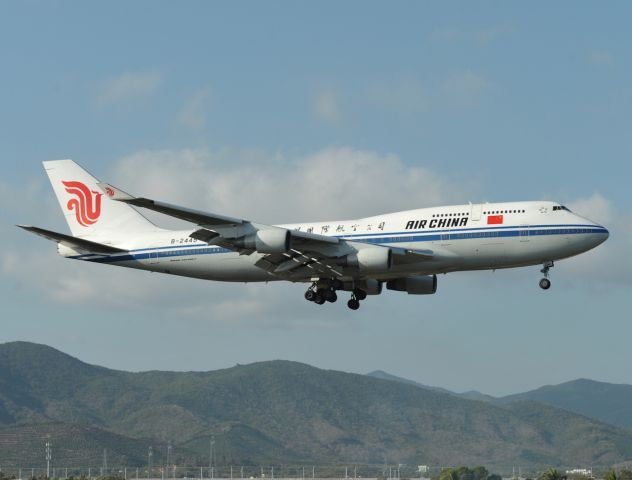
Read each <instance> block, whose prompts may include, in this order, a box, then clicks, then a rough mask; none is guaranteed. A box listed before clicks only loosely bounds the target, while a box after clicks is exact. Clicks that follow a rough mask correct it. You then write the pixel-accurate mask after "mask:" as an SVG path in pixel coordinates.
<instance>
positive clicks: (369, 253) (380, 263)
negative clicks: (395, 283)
mask: <svg viewBox="0 0 632 480" xmlns="http://www.w3.org/2000/svg"><path fill="white" fill-rule="evenodd" d="M392 264H393V252H392V251H391V249H390V248H384V247H369V248H362V249H360V250H358V251H357V252H355V253H350V254H349V255H345V256H344V257H342V258H340V259H338V262H337V265H339V266H341V267H350V268H357V269H358V270H359V271H360V272H375V271H383V270H388V269H389V268H391V265H392Z"/></svg>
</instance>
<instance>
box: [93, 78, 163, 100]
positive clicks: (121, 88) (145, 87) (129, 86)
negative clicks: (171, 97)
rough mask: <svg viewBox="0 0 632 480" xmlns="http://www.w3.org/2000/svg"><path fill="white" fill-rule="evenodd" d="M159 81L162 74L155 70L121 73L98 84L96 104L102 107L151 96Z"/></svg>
mask: <svg viewBox="0 0 632 480" xmlns="http://www.w3.org/2000/svg"><path fill="white" fill-rule="evenodd" d="M161 83H162V75H160V74H159V73H157V72H127V73H123V74H121V75H118V76H116V77H112V78H110V79H108V80H106V81H104V82H102V83H101V85H99V87H98V90H97V94H96V99H95V101H96V105H97V106H98V107H101V108H103V107H108V106H110V105H114V104H117V103H121V102H125V101H129V100H133V99H137V98H143V97H148V96H151V95H152V94H154V93H155V92H156V91H157V90H158V88H159V87H160V84H161Z"/></svg>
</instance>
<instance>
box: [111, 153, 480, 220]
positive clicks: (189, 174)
mask: <svg viewBox="0 0 632 480" xmlns="http://www.w3.org/2000/svg"><path fill="white" fill-rule="evenodd" d="M245 156H246V157H247V156H250V157H251V158H253V160H251V161H250V162H247V163H241V164H240V163H239V159H243V158H244V157H245ZM231 159H232V161H231ZM138 171H143V172H145V174H144V175H136V172H138ZM116 173H117V177H118V178H119V181H120V182H121V188H123V190H128V191H131V192H136V193H138V194H142V195H148V196H149V195H152V196H154V197H156V198H161V199H164V200H165V201H169V202H172V203H181V204H185V205H189V206H192V207H194V208H201V209H205V210H209V211H214V212H217V213H226V214H229V215H238V216H242V217H246V218H250V219H253V220H257V219H258V220H261V221H265V222H277V223H279V222H286V221H287V222H290V221H298V220H328V219H334V218H354V217H361V216H369V215H374V214H377V213H383V212H388V211H397V210H403V209H409V208H419V207H422V206H429V205H437V204H441V203H445V202H449V201H461V200H466V199H467V195H468V193H470V192H471V191H472V188H471V186H469V185H463V186H461V188H453V186H452V185H450V183H449V179H447V178H444V177H442V176H440V175H438V174H435V173H434V172H432V171H430V170H428V169H425V168H423V167H410V166H407V165H405V164H404V163H403V162H402V161H401V159H400V158H399V157H398V156H396V155H392V154H387V155H380V154H377V153H375V152H368V151H362V150H356V149H353V148H348V147H339V148H327V149H324V150H320V151H318V152H315V153H313V154H309V155H306V156H303V157H300V158H296V159H286V158H283V157H280V156H278V155H274V156H271V157H270V156H269V157H267V158H265V155H261V154H258V155H257V154H252V153H245V154H244V153H243V152H240V151H233V152H227V151H224V152H212V151H209V150H182V151H169V150H162V151H141V152H137V153H134V154H132V155H129V156H126V157H124V158H122V159H121V160H120V161H119V162H118V165H117V168H116ZM457 192H458V193H457Z"/></svg>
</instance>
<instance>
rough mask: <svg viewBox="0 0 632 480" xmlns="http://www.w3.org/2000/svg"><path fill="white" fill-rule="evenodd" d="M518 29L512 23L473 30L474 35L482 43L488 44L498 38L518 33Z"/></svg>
mask: <svg viewBox="0 0 632 480" xmlns="http://www.w3.org/2000/svg"><path fill="white" fill-rule="evenodd" d="M516 31H517V30H516V28H515V27H513V26H511V25H507V24H503V25H496V26H493V27H488V28H482V29H480V30H475V31H474V32H473V36H474V38H475V39H476V40H478V41H479V42H480V43H482V44H484V45H486V44H489V43H492V42H495V41H496V40H498V39H500V38H503V37H507V36H509V35H512V34H514V33H516Z"/></svg>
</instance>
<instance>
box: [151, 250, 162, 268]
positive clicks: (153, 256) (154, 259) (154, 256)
mask: <svg viewBox="0 0 632 480" xmlns="http://www.w3.org/2000/svg"><path fill="white" fill-rule="evenodd" d="M157 263H160V261H159V260H158V253H156V252H151V253H150V254H149V264H150V265H155V264H157Z"/></svg>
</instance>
